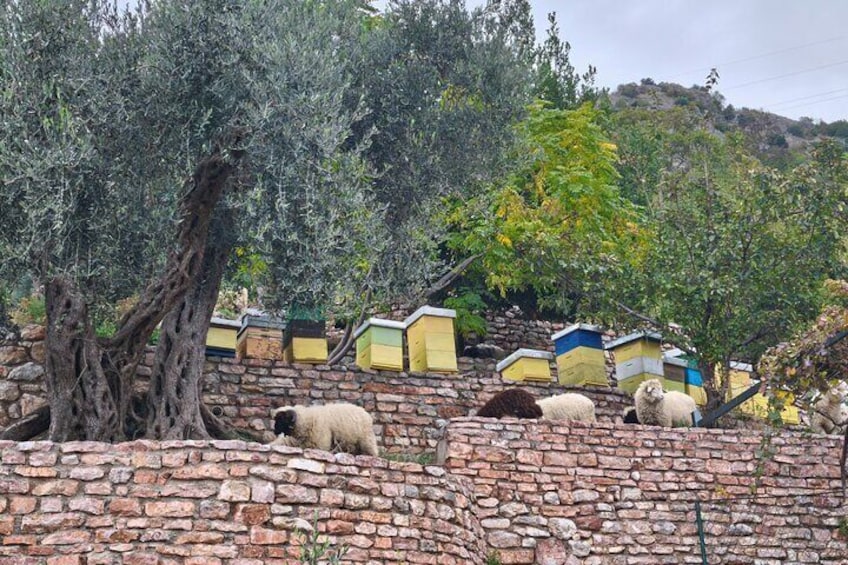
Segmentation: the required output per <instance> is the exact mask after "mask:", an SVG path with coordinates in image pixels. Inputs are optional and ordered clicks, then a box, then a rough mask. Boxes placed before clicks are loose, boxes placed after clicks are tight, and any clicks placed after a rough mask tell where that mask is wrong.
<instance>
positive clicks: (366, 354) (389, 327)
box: [353, 318, 404, 371]
mask: <svg viewBox="0 0 848 565" xmlns="http://www.w3.org/2000/svg"><path fill="white" fill-rule="evenodd" d="M403 330H404V324H403V322H395V321H392V320H382V319H380V318H369V319H368V320H366V321H365V323H363V324H362V325H361V326H359V327H358V328H357V329H356V331H355V332H354V333H353V337H354V338H356V364H357V365H359V366H360V367H362V368H364V369H383V370H387V371H403Z"/></svg>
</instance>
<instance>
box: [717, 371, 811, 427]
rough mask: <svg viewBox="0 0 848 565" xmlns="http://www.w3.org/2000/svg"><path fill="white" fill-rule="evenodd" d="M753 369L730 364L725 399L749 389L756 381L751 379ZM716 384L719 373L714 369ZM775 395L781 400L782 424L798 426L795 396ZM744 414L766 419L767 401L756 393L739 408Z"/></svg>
mask: <svg viewBox="0 0 848 565" xmlns="http://www.w3.org/2000/svg"><path fill="white" fill-rule="evenodd" d="M752 374H753V367H752V366H751V365H750V364H748V363H737V362H735V361H731V362H730V371H729V375H730V386H729V387H728V389H727V399H728V400H730V399H732V398H736V397H737V396H739V395H740V394H742V393H743V392H745V391H746V390H747V389H749V388H751V387H752V386H754V385H755V384H757V381H756V380H754V379H753V377H752ZM716 382H719V383H720V382H721V371H720V369H719V368H718V367H717V368H716ZM776 394H777V395H778V396H779V397H780V398H781V399H782V400H783V409H782V410H781V411H780V418H781V420H783V423H784V424H789V425H798V424H800V422H801V418H800V414H799V412H798V408H796V407H795V406H793V404H792V403H793V402H795V396H794V395H793V394H792V393H790V392H785V391H777V392H776ZM739 410H741V411H742V412H743V413H744V414H748V415H749V416H754V417H756V418H762V419H767V418H768V414H769V401H768V398H766V397H765V396H764V395H762V394H760V393H757V394H755V395H754V396H753V397H751V398H750V399H749V400H746V401H745V402H743V403H742V405H741V406H739Z"/></svg>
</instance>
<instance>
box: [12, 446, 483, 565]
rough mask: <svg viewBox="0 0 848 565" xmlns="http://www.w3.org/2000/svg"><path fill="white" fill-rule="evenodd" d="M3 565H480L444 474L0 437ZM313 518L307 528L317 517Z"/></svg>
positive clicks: (280, 456)
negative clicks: (339, 553)
mask: <svg viewBox="0 0 848 565" xmlns="http://www.w3.org/2000/svg"><path fill="white" fill-rule="evenodd" d="M0 463H2V464H0V562H2V563H5V564H9V565H17V564H21V565H23V564H30V563H32V564H36V563H47V564H52V565H69V564H80V565H81V564H87V565H99V564H103V565H105V564H113V563H123V564H124V565H146V564H171V563H184V564H197V565H200V564H203V565H214V564H220V563H230V564H233V565H261V564H263V563H265V564H267V563H280V564H287V565H288V564H291V563H295V562H296V561H295V558H296V557H297V555H298V551H299V545H300V543H301V539H302V537H300V536H298V535H297V534H296V531H295V530H296V529H299V530H301V531H304V532H307V531H309V530H310V529H311V528H312V524H313V523H317V526H318V530H319V531H320V532H321V534H322V536H321V541H323V540H329V541H330V542H331V547H332V548H333V549H338V548H340V547H341V546H342V545H344V546H347V547H348V548H349V550H348V551H347V552H346V553H345V555H344V563H370V564H376V563H381V564H382V563H391V564H401V563H406V564H414V563H422V564H423V563H428V564H436V563H438V564H439V565H449V564H455V565H466V564H473V565H481V564H482V563H483V562H484V560H485V547H484V546H483V545H482V540H483V537H482V530H481V529H480V526H479V523H478V521H477V518H476V516H475V514H474V513H473V512H472V511H471V507H472V504H473V501H472V499H473V492H472V487H471V486H470V483H469V482H468V481H467V479H464V478H462V477H460V478H454V477H452V476H450V475H448V474H447V473H446V472H445V470H444V469H443V468H441V467H433V466H428V467H423V466H421V465H417V464H415V463H396V462H389V461H386V460H383V459H378V458H374V457H364V456H359V457H353V456H350V455H346V454H338V455H332V454H329V453H326V452H320V451H314V450H306V452H303V451H301V450H299V449H291V448H285V447H276V446H275V447H271V446H267V445H260V444H255V443H245V442H238V441H229V442H161V443H160V442H145V441H138V442H132V443H125V444H117V445H108V444H101V443H94V442H71V443H65V444H53V443H50V442H23V443H13V442H8V441H5V442H0ZM316 520H317V522H316Z"/></svg>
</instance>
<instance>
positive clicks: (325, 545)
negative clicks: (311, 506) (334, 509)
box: [294, 513, 348, 565]
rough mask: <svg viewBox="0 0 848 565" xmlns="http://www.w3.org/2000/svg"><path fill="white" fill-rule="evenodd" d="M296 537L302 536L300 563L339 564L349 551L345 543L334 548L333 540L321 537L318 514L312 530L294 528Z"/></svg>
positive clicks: (313, 564) (301, 564) (303, 564)
mask: <svg viewBox="0 0 848 565" xmlns="http://www.w3.org/2000/svg"><path fill="white" fill-rule="evenodd" d="M294 535H295V537H299V538H301V545H300V554H299V555H298V563H300V565H339V564H340V563H341V562H342V558H343V557H344V556H345V554H346V553H347V550H348V547H347V546H346V545H344V544H342V545H341V547H338V548H335V549H333V547H332V546H333V542H331V541H330V540H329V539H327V538H324V539H323V540H322V539H321V534H320V533H319V532H318V514H317V513H316V514H315V518H314V519H313V521H312V530H311V531H309V532H304V531H302V530H301V529H299V528H295V530H294Z"/></svg>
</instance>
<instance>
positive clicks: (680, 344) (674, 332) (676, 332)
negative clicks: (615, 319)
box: [615, 302, 696, 355]
mask: <svg viewBox="0 0 848 565" xmlns="http://www.w3.org/2000/svg"><path fill="white" fill-rule="evenodd" d="M615 304H616V305H617V306H618V307H619V308H621V309H622V310H624V311H625V312H626V313H627V314H629V315H630V316H633V317H634V318H636V319H637V320H641V321H643V322H646V323H648V324H651V326H653V327H654V329H656V330H658V331H661V332H663V339H664V340H665V341H667V342H669V343H671V344H673V345H674V346H675V347H677V348H679V349H680V350H681V351H683V352H684V353H686V354H687V355H695V354H696V353H695V350H693V349H692V348H691V347H689V346H688V345H687V344H686V343H685V342H684V341H681V340H687V339H688V338H687V336H686V335H685V334H684V333H683V332H681V331H680V329H679V328H676V327H674V326H671V325H668V324H663V323H661V322H659V321H658V320H656V319H654V318H651V317H650V316H647V315H645V314H642V313H641V312H637V311H636V310H634V309H633V308H630V307H629V306H627V305H626V304H622V303H621V302H616V303H615ZM666 332H668V333H666ZM669 333H670V334H671V335H670V336H669V335H668V334H669ZM676 338H679V339H676Z"/></svg>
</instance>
